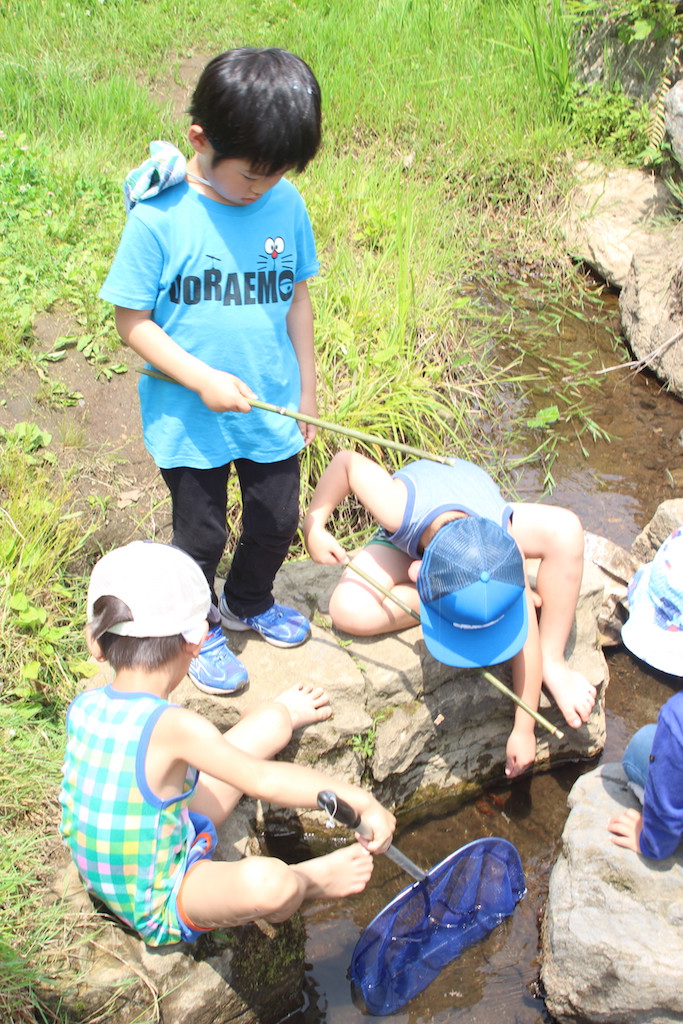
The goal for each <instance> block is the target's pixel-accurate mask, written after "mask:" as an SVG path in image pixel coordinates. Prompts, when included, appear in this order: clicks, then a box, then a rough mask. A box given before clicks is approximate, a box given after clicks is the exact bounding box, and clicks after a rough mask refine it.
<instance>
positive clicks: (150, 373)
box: [137, 367, 453, 466]
mask: <svg viewBox="0 0 683 1024" xmlns="http://www.w3.org/2000/svg"><path fill="white" fill-rule="evenodd" d="M137 372H138V373H143V374H145V376H147V377H156V378H157V380H165V381H168V382H169V383H170V384H177V383H178V381H177V380H174V379H173V377H169V376H168V374H166V373H160V372H159V371H158V370H148V369H146V368H145V369H142V368H140V367H137ZM247 402H249V405H251V406H252V407H253V408H254V409H263V410H264V411H265V412H272V413H276V414H277V415H278V416H289V417H290V418H291V419H293V420H300V421H301V422H302V423H310V424H312V426H314V427H319V428H320V430H332V431H334V433H335V434H343V435H344V436H345V437H351V438H353V440H354V441H362V442H363V443H364V444H376V445H379V446H380V447H381V448H391V449H392V450H393V451H396V452H402V453H403V454H404V455H412V456H413V458H416V459H429V461H430V462H440V463H442V464H443V465H446V466H449V465H451V464H452V463H453V459H452V458H451V457H449V456H448V455H435V454H434V453H433V452H427V451H424V450H423V449H422V448H413V447H412V446H411V445H409V444H401V443H400V442H399V441H388V440H387V439H386V438H384V437H379V436H378V435H377V434H365V433H363V432H362V431H361V430H354V429H353V428H352V427H342V426H340V425H339V424H338V423H329V422H328V421H327V420H320V419H318V418H317V417H315V416H306V415H305V413H302V412H296V411H293V410H292V409H286V408H285V407H284V406H278V405H271V404H270V403H269V402H261V401H259V400H258V399H256V398H247Z"/></svg>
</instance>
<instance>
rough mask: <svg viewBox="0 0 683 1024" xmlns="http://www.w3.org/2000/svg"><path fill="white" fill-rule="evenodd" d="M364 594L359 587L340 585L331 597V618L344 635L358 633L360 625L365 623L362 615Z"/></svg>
mask: <svg viewBox="0 0 683 1024" xmlns="http://www.w3.org/2000/svg"><path fill="white" fill-rule="evenodd" d="M359 598H362V594H360V593H359V588H358V587H352V588H351V589H349V587H348V586H345V585H344V584H340V585H339V586H338V587H336V588H335V590H334V591H333V592H332V596H331V597H330V618H331V619H332V622H333V624H334V626H335V627H336V628H337V629H341V630H342V631H343V632H344V633H356V634H357V633H358V632H359V623H360V622H362V621H363V618H364V616H363V615H362V611H361V608H362V601H360V600H359Z"/></svg>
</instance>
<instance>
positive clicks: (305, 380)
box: [287, 281, 318, 444]
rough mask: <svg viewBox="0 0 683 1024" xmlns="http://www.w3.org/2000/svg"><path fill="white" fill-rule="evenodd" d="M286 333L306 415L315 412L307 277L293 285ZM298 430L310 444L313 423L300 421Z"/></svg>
mask: <svg viewBox="0 0 683 1024" xmlns="http://www.w3.org/2000/svg"><path fill="white" fill-rule="evenodd" d="M287 333H288V334H289V337H290V340H291V342H292V346H293V348H294V351H295V352H296V358H297V361H298V363H299V373H300V375H301V397H300V399H299V412H303V413H305V414H306V416H317V415H318V403H317V400H316V382H315V348H314V344H313V307H312V306H311V296H310V295H309V292H308V284H307V283H306V281H299V282H298V283H297V284H296V285H295V286H294V297H293V299H292V304H291V306H290V308H289V313H288V314H287ZM299 430H300V431H301V433H302V435H303V438H304V441H305V442H306V444H310V443H311V441H312V440H313V438H314V437H315V435H316V431H317V427H315V426H314V425H313V424H312V423H304V422H303V421H301V422H300V423H299Z"/></svg>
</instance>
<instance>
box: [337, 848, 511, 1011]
mask: <svg viewBox="0 0 683 1024" xmlns="http://www.w3.org/2000/svg"><path fill="white" fill-rule="evenodd" d="M525 893H526V886H525V882H524V871H523V869H522V863H521V861H520V858H519V854H518V853H517V850H516V849H515V847H514V846H513V845H512V843H509V842H508V841H507V840H506V839H499V838H495V837H494V838H484V839H476V840H475V841H474V842H472V843H469V844H468V845H467V846H463V847H462V849H460V850H457V851H456V852H455V853H453V854H451V855H450V857H446V859H445V860H443V861H441V863H439V864H437V865H436V866H435V867H434V868H432V869H431V871H429V872H428V873H427V875H426V876H425V877H424V878H423V879H422V881H420V882H415V883H414V885H411V886H410V887H409V888H408V889H404V890H403V891H402V892H400V893H399V894H398V896H396V897H395V899H393V900H392V901H391V903H389V904H388V906H386V907H385V908H384V910H382V911H380V913H379V914H377V916H376V917H375V918H374V919H373V920H372V921H371V922H370V924H369V925H368V927H367V928H366V929H365V931H364V932H363V934H362V935H361V936H360V938H359V940H358V942H357V943H356V948H355V949H354V951H353V956H352V959H351V966H350V968H349V976H350V978H351V982H352V984H353V986H354V988H355V990H356V994H358V993H360V994H361V995H362V997H363V1000H364V1002H365V1006H366V1008H367V1010H368V1012H369V1013H372V1014H378V1015H379V1014H387V1013H394V1012H395V1011H396V1010H398V1009H399V1008H400V1007H401V1006H403V1005H404V1004H405V1003H407V1002H408V1000H410V999H412V998H413V996H416V995H417V994H418V992H421V991H422V990H423V989H424V988H426V987H427V985H429V983H430V982H431V981H433V979H434V978H436V976H437V975H438V973H439V971H441V970H442V969H443V968H444V967H445V966H446V964H448V963H450V962H451V960H454V959H455V957H457V956H459V954H460V953H461V952H462V951H463V949H466V948H467V947H468V946H471V945H472V944H473V943H475V942H478V941H479V940H480V939H483V938H484V937H485V936H486V935H488V933H489V932H490V931H491V930H492V929H493V928H495V927H496V925H497V924H500V922H501V921H502V920H503V918H505V917H507V916H508V915H509V914H511V913H512V911H513V910H514V908H515V905H516V903H517V901H518V900H520V899H521V898H522V897H523V896H524V894H525Z"/></svg>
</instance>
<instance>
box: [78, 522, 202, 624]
mask: <svg viewBox="0 0 683 1024" xmlns="http://www.w3.org/2000/svg"><path fill="white" fill-rule="evenodd" d="M107 595H110V596H112V597H116V598H118V599H119V600H120V601H123V602H124V604H126V605H127V606H128V608H129V609H130V611H131V614H132V616H133V618H132V620H130V621H127V622H117V623H114V624H112V625H110V626H108V627H107V632H109V633H116V634H118V635H120V636H135V637H156V636H177V635H178V634H182V636H184V637H185V639H186V640H187V641H188V642H189V643H198V642H199V641H200V640H201V639H202V637H203V636H204V633H205V631H206V622H207V619H210V618H211V615H210V613H211V609H212V604H211V591H210V590H209V584H208V583H207V581H206V577H205V576H204V573H203V572H202V570H201V569H200V568H199V566H198V565H197V563H196V562H195V561H194V559H192V558H190V556H189V555H188V554H186V552H184V551H181V550H180V548H176V547H173V546H172V545H170V544H158V543H154V542H152V541H141V540H139V541H133V543H132V544H127V545H126V546H125V547H121V548H115V549H114V550H113V551H110V552H109V553H108V554H106V555H105V556H104V557H103V558H101V559H100V561H99V562H98V563H97V565H96V566H95V568H94V569H93V571H92V575H91V577H90V586H89V587H88V622H91V621H92V619H93V617H94V604H95V602H96V601H97V599H98V598H100V597H105V596H107Z"/></svg>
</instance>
